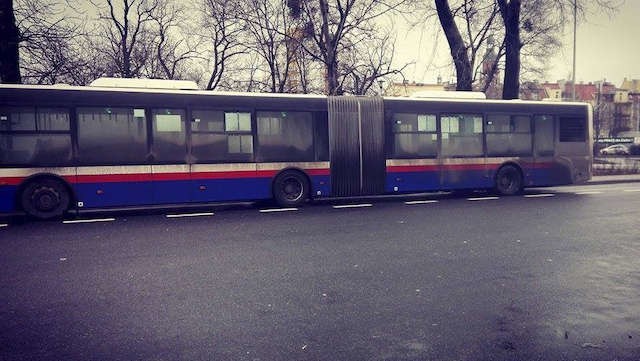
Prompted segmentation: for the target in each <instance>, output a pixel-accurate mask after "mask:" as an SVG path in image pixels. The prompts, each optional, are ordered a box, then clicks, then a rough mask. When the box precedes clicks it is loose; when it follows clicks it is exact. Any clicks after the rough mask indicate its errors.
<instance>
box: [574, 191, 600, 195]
mask: <svg viewBox="0 0 640 361" xmlns="http://www.w3.org/2000/svg"><path fill="white" fill-rule="evenodd" d="M576 194H578V195H585V194H602V192H600V191H586V192H576Z"/></svg>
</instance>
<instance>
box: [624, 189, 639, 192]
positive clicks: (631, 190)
mask: <svg viewBox="0 0 640 361" xmlns="http://www.w3.org/2000/svg"><path fill="white" fill-rule="evenodd" d="M623 192H640V189H625V190H624V191H623Z"/></svg>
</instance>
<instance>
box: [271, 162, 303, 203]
mask: <svg viewBox="0 0 640 361" xmlns="http://www.w3.org/2000/svg"><path fill="white" fill-rule="evenodd" d="M273 198H274V199H275V201H276V203H278V205H279V206H281V207H297V206H300V205H301V204H303V203H304V202H306V201H307V199H308V198H309V182H308V181H307V177H306V176H305V175H304V174H302V173H300V172H297V171H292V170H287V171H284V172H282V173H280V174H278V176H277V177H276V178H275V179H274V180H273Z"/></svg>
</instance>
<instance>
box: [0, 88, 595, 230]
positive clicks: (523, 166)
mask: <svg viewBox="0 0 640 361" xmlns="http://www.w3.org/2000/svg"><path fill="white" fill-rule="evenodd" d="M453 95H455V94H453ZM591 118H592V111H591V108H590V107H589V105H587V104H582V103H559V102H538V101H535V102H533V101H519V100H514V101H500V100H484V99H433V98H431V99H427V98H386V97H385V98H382V97H356V96H329V97H327V96H318V95H289V94H288V95H284V94H252V93H223V92H211V91H200V90H180V89H141V88H117V87H115V86H109V87H105V86H86V87H73V86H29V85H0V214H15V213H19V214H24V213H26V214H27V215H29V216H32V217H35V218H44V219H46V218H53V217H60V216H62V215H63V214H64V213H65V212H68V211H71V210H83V209H110V208H127V207H155V206H163V207H164V206H166V207H173V206H178V205H185V204H196V205H205V204H208V203H215V202H235V201H256V200H264V199H274V200H275V201H276V202H277V203H278V204H279V205H281V206H283V207H295V206H299V205H301V204H303V203H304V202H306V201H308V200H312V199H314V198H322V197H357V196H368V195H379V194H400V193H417V192H428V191H449V190H459V189H494V190H495V191H497V192H498V193H500V194H504V195H513V194H517V193H519V192H521V191H522V189H523V188H524V187H539V186H552V185H562V184H572V183H581V182H585V181H587V180H588V179H590V177H591V164H592V161H593V158H592V151H591V149H592V127H591V124H592V122H591Z"/></svg>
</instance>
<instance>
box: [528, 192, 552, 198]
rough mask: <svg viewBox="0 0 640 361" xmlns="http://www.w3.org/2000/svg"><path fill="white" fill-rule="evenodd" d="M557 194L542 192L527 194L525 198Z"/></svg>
mask: <svg viewBox="0 0 640 361" xmlns="http://www.w3.org/2000/svg"><path fill="white" fill-rule="evenodd" d="M553 196H555V194H553V193H542V194H525V196H524V197H525V198H544V197H553Z"/></svg>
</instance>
